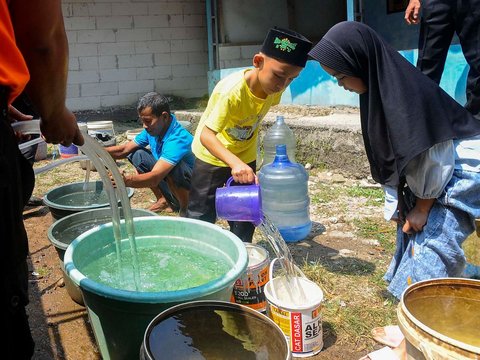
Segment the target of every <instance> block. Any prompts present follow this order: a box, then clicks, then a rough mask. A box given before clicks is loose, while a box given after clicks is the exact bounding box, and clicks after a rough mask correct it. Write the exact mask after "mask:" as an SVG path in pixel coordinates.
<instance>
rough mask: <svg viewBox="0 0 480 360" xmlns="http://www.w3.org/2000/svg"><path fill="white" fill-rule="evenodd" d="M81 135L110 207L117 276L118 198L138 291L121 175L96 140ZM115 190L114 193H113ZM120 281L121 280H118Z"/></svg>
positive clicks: (129, 214)
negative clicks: (111, 178) (114, 185)
mask: <svg viewBox="0 0 480 360" xmlns="http://www.w3.org/2000/svg"><path fill="white" fill-rule="evenodd" d="M82 134H83V137H84V140H85V144H84V145H83V146H81V147H80V149H81V150H82V152H83V153H84V154H85V155H87V156H88V158H89V159H90V160H91V161H92V163H93V165H94V166H95V168H96V169H97V171H98V173H99V175H100V177H101V179H102V181H103V184H104V185H105V190H106V192H107V194H108V197H109V199H110V207H111V209H112V225H113V235H114V238H115V247H116V255H117V264H118V269H119V271H118V274H122V271H121V268H122V258H121V253H122V251H121V250H122V249H121V240H122V234H121V229H120V213H119V211H118V198H117V197H119V198H120V202H121V204H122V209H123V214H124V218H125V225H126V230H127V237H128V239H129V243H130V253H131V256H132V267H133V278H134V283H135V288H136V289H137V290H138V288H139V282H140V269H139V266H138V255H137V244H136V241H135V229H134V225H133V215H132V209H131V207H130V201H129V199H128V194H127V189H126V187H125V183H124V182H123V178H122V175H121V174H120V172H119V171H118V168H117V165H116V163H115V161H114V160H113V159H112V157H111V156H110V154H109V153H108V152H107V151H106V150H105V149H104V148H103V146H101V145H100V144H99V143H98V142H97V140H95V139H93V138H92V137H90V135H89V134H88V133H87V131H86V130H84V129H82ZM107 170H108V171H109V172H110V173H111V175H112V177H113V179H114V180H115V184H116V186H117V188H116V189H114V187H113V185H112V182H111V180H110V176H109V173H108V171H107ZM115 190H116V191H115ZM120 280H121V279H120Z"/></svg>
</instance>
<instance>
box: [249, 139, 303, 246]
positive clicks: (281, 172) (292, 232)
mask: <svg viewBox="0 0 480 360" xmlns="http://www.w3.org/2000/svg"><path fill="white" fill-rule="evenodd" d="M258 180H259V182H260V194H261V197H262V209H263V213H264V214H265V215H266V216H267V217H268V219H270V221H271V222H272V223H273V224H274V225H275V226H276V227H277V228H278V230H279V231H280V234H281V235H282V237H283V239H284V240H285V241H286V242H297V241H300V240H303V239H304V238H306V237H307V235H308V234H309V233H310V230H311V229H312V222H311V220H310V210H309V207H310V197H309V196H308V174H307V172H306V170H305V168H304V167H303V166H302V165H300V164H297V163H292V162H291V161H290V160H289V159H288V155H287V148H286V146H285V145H283V144H282V145H277V146H276V155H275V159H274V161H273V162H272V163H270V164H266V165H264V166H263V167H262V168H261V169H260V171H259V173H258Z"/></svg>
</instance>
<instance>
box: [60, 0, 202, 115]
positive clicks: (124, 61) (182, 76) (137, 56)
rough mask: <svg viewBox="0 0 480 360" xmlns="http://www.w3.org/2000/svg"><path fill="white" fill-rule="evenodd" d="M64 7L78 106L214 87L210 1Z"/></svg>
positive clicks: (120, 0) (74, 105) (67, 3)
mask: <svg viewBox="0 0 480 360" xmlns="http://www.w3.org/2000/svg"><path fill="white" fill-rule="evenodd" d="M62 7H63V15H64V20H65V28H66V30H67V35H68V41H69V46H70V63H69V78H68V92H67V105H68V106H69V108H70V109H72V110H74V111H75V110H96V109H103V108H109V107H115V106H122V105H133V104H136V102H137V100H138V98H139V97H140V96H142V95H143V94H145V93H147V92H149V91H157V92H159V93H162V94H169V95H177V96H183V97H200V96H203V95H205V94H206V93H207V91H208V83H207V71H208V53H207V28H206V23H205V21H206V17H205V1H204V0H183V1H178V0H64V1H63V3H62Z"/></svg>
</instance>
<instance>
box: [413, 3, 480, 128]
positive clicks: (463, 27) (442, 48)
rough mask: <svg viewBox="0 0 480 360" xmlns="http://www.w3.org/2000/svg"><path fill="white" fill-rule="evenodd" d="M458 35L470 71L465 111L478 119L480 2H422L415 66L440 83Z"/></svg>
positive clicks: (479, 101)
mask: <svg viewBox="0 0 480 360" xmlns="http://www.w3.org/2000/svg"><path fill="white" fill-rule="evenodd" d="M455 33H457V35H458V38H459V40H460V45H461V46H462V50H463V55H464V56H465V59H466V60H467V63H468V65H469V66H470V70H469V72H468V77H467V90H466V97H467V103H466V104H465V108H466V109H467V110H468V111H470V112H471V113H472V114H473V115H474V116H476V117H477V118H479V119H480V0H423V1H422V19H421V25H420V38H419V43H418V62H417V67H418V68H419V69H420V70H421V71H422V72H423V73H424V74H425V75H427V76H428V77H430V78H431V79H432V80H434V81H436V82H437V83H440V79H441V77H442V73H443V69H444V67H445V60H446V58H447V53H448V48H449V46H450V43H451V42H452V38H453V35H454V34H455Z"/></svg>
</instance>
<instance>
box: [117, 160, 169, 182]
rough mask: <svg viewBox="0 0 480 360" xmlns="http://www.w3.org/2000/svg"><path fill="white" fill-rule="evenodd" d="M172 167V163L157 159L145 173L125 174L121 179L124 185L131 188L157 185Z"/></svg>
mask: <svg viewBox="0 0 480 360" xmlns="http://www.w3.org/2000/svg"><path fill="white" fill-rule="evenodd" d="M173 168H174V165H172V164H170V163H168V162H166V161H164V160H158V161H157V163H156V164H155V166H154V167H153V169H152V171H150V172H147V173H145V174H138V175H137V174H125V173H122V175H123V181H124V182H125V186H128V187H133V188H147V187H149V188H151V187H155V186H158V184H159V183H160V181H162V180H163V179H164V178H165V177H166V176H167V175H168V173H169V172H170V171H172V169H173Z"/></svg>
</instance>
